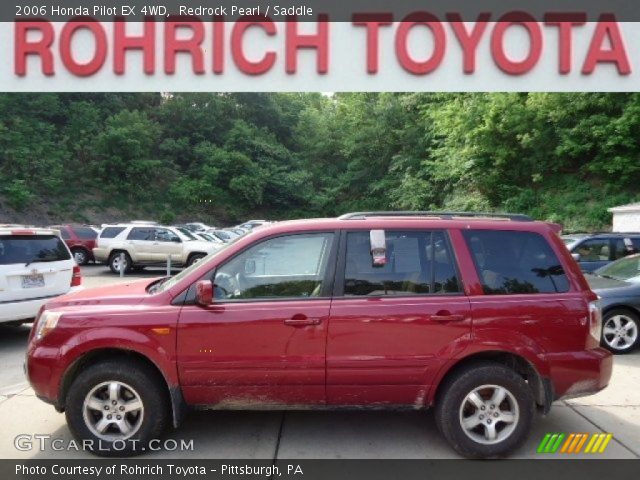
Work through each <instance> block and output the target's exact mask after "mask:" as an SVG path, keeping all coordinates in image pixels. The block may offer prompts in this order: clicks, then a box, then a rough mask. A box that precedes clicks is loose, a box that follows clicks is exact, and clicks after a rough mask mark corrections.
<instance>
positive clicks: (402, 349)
mask: <svg viewBox="0 0 640 480" xmlns="http://www.w3.org/2000/svg"><path fill="white" fill-rule="evenodd" d="M385 239H386V252H385V254H386V264H385V265H384V266H373V262H372V254H371V242H370V232H369V231H366V230H361V231H350V232H345V233H344V234H343V239H342V241H341V247H340V254H339V258H340V261H339V263H338V269H337V273H336V287H335V296H334V301H333V303H332V306H331V315H330V320H329V334H328V338H327V402H328V403H329V404H333V405H360V404H391V405H416V406H423V405H424V401H425V398H426V395H427V391H428V388H429V386H430V384H431V381H432V379H433V377H434V375H435V373H436V372H437V371H438V369H439V368H440V367H441V366H442V364H443V363H444V362H445V361H446V360H447V359H448V358H449V357H450V356H451V355H452V354H453V352H455V351H456V349H458V348H461V349H462V348H464V347H465V345H466V341H467V340H468V337H469V334H470V331H471V317H470V308H469V300H468V299H467V297H466V296H465V295H464V294H463V289H462V285H461V284H460V281H459V278H460V277H459V275H458V273H457V268H456V265H455V260H454V256H453V254H452V250H451V247H450V242H449V239H448V236H447V233H446V232H444V231H426V230H419V231H415V230H414V231H394V230H390V231H389V230H387V231H386V232H385Z"/></svg>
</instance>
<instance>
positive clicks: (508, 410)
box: [435, 362, 535, 458]
mask: <svg viewBox="0 0 640 480" xmlns="http://www.w3.org/2000/svg"><path fill="white" fill-rule="evenodd" d="M534 413H535V401H534V398H533V393H532V392H531V389H530V388H529V386H528V385H527V383H526V382H525V381H524V379H523V378H522V377H521V376H520V375H518V374H517V373H516V372H514V371H513V370H511V369H510V368H507V367H505V366H503V365H501V364H499V363H488V362H487V363H479V364H475V365H471V366H469V367H467V368H465V369H463V370H461V371H460V372H458V373H456V374H455V376H453V377H452V378H450V379H449V380H447V382H446V384H445V385H443V391H442V393H441V394H439V395H438V400H437V404H436V409H435V420H436V425H437V427H438V430H440V432H441V433H442V435H443V436H444V437H445V439H446V440H447V442H449V444H450V445H451V446H452V447H453V449H454V450H456V451H457V452H458V453H459V454H460V455H463V456H465V457H469V458H493V457H503V456H506V455H508V454H509V453H511V452H513V451H514V450H516V449H517V448H518V447H519V446H521V445H522V443H523V442H524V441H525V440H526V438H527V437H528V435H529V432H530V430H531V424H532V421H533V417H534Z"/></svg>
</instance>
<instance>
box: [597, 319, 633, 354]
mask: <svg viewBox="0 0 640 480" xmlns="http://www.w3.org/2000/svg"><path fill="white" fill-rule="evenodd" d="M600 344H601V345H602V346H603V347H604V348H606V349H607V350H609V351H610V352H612V353H615V354H624V353H629V352H631V351H632V350H634V349H635V348H636V347H637V346H638V345H639V344H640V318H639V317H638V315H637V314H635V313H634V312H632V311H630V310H627V309H625V308H615V309H613V310H610V311H608V312H607V313H606V314H605V315H604V318H603V319H602V340H601V341H600Z"/></svg>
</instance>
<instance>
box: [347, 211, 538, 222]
mask: <svg viewBox="0 0 640 480" xmlns="http://www.w3.org/2000/svg"><path fill="white" fill-rule="evenodd" d="M370 217H439V218H441V219H443V220H454V219H458V218H487V219H491V218H494V219H502V220H512V221H515V222H533V218H531V217H529V216H528V215H522V214H519V213H480V212H421V211H406V210H405V211H395V212H393V211H391V212H352V213H345V214H344V215H341V216H340V217H338V219H339V220H365V219H367V218H370Z"/></svg>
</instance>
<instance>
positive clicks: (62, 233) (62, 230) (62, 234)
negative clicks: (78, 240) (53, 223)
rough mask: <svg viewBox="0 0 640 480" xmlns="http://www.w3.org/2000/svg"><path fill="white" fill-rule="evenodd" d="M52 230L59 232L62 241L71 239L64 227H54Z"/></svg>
mask: <svg viewBox="0 0 640 480" xmlns="http://www.w3.org/2000/svg"><path fill="white" fill-rule="evenodd" d="M54 228H57V229H58V230H60V237H62V239H63V240H69V239H71V235H69V232H68V231H67V229H66V228H64V227H54Z"/></svg>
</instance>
